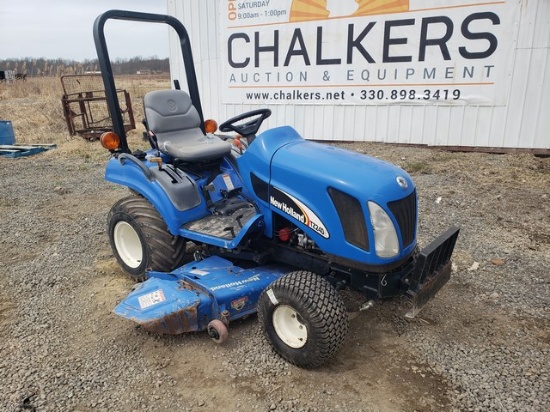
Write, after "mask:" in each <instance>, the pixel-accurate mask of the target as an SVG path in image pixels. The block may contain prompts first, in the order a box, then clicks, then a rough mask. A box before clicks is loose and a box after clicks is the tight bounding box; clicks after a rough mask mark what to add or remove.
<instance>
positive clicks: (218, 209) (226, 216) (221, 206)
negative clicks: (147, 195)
mask: <svg viewBox="0 0 550 412" xmlns="http://www.w3.org/2000/svg"><path fill="white" fill-rule="evenodd" d="M212 210H213V214H211V215H208V216H206V217H203V218H202V219H198V220H195V221H193V222H189V223H187V224H185V225H183V226H182V228H181V229H180V235H181V236H183V237H185V238H186V239H189V240H192V241H197V242H204V243H209V244H212V245H215V246H220V247H223V248H225V249H234V248H235V247H237V246H238V245H239V243H240V242H241V240H243V238H244V237H245V235H246V234H247V233H248V232H249V231H255V230H257V229H259V228H261V227H262V225H263V215H261V214H258V213H257V211H256V208H255V207H254V205H253V204H252V203H249V202H247V201H243V200H239V199H238V198H235V199H222V200H220V201H219V202H216V204H215V205H214V208H213V209H212Z"/></svg>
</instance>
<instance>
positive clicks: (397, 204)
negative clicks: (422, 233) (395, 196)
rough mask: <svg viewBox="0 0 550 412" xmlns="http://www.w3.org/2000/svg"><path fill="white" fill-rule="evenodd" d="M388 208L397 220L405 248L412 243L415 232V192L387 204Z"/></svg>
mask: <svg viewBox="0 0 550 412" xmlns="http://www.w3.org/2000/svg"><path fill="white" fill-rule="evenodd" d="M388 207H389V208H390V210H391V212H392V213H393V215H394V216H395V219H396V220H397V224H398V225H399V229H400V230H401V237H402V238H403V247H404V248H406V247H407V246H409V245H410V244H411V243H412V242H413V240H414V233H415V231H416V190H415V191H413V192H412V193H411V194H410V195H409V196H407V197H406V198H404V199H401V200H396V201H394V202H389V203H388Z"/></svg>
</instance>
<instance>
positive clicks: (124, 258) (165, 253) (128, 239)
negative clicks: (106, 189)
mask: <svg viewBox="0 0 550 412" xmlns="http://www.w3.org/2000/svg"><path fill="white" fill-rule="evenodd" d="M108 225H109V229H108V230H109V242H110V244H111V249H112V250H113V254H114V255H115V257H116V259H117V261H118V263H119V264H120V266H121V267H122V269H123V270H124V271H125V272H126V273H128V275H129V276H130V277H131V278H132V279H134V280H136V281H138V282H140V281H143V280H145V279H146V278H147V275H146V271H147V270H155V271H159V272H170V271H171V270H174V269H175V268H177V267H179V266H181V265H182V263H183V261H184V259H185V257H186V254H185V244H186V241H185V239H184V238H182V237H180V236H174V235H172V234H171V233H170V232H169V231H168V227H167V226H166V223H165V222H164V220H163V219H162V217H161V216H160V214H159V213H158V211H157V210H156V209H155V207H154V206H153V205H152V204H151V203H150V202H149V201H148V200H147V199H145V198H143V197H141V196H128V197H125V198H124V199H121V200H119V201H118V202H116V203H115V204H114V205H113V207H112V208H111V211H110V212H109V216H108Z"/></svg>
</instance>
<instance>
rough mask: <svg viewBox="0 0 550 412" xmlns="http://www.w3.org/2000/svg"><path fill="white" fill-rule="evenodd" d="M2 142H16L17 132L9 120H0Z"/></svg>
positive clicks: (0, 140)
mask: <svg viewBox="0 0 550 412" xmlns="http://www.w3.org/2000/svg"><path fill="white" fill-rule="evenodd" d="M0 144H15V134H14V133H13V126H12V124H11V121H9V120H0Z"/></svg>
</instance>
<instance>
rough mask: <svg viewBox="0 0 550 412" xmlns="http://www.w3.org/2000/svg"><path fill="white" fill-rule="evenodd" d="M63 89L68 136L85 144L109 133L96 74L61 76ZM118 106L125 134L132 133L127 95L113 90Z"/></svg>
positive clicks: (121, 91)
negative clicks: (76, 138)
mask: <svg viewBox="0 0 550 412" xmlns="http://www.w3.org/2000/svg"><path fill="white" fill-rule="evenodd" d="M61 85H62V86H63V97H62V98H61V103H62V105H63V114H64V116H65V121H66V122H67V128H68V129H69V133H70V135H71V136H75V135H78V136H82V137H83V138H84V139H86V140H97V139H99V138H100V136H101V135H102V134H103V133H104V132H106V131H109V130H112V129H113V123H112V121H111V114H110V113H109V108H108V106H107V97H106V95H105V89H104V87H103V81H102V79H101V75H100V74H75V75H65V76H61ZM116 94H117V97H118V101H119V102H121V109H120V112H121V115H122V121H123V124H124V130H125V131H126V132H128V131H130V130H132V129H135V128H136V123H135V121H134V111H133V109H132V101H131V99H130V93H128V92H127V91H126V90H123V89H117V90H116Z"/></svg>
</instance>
